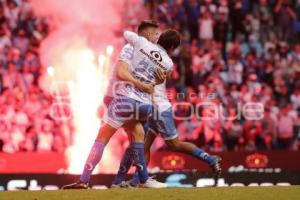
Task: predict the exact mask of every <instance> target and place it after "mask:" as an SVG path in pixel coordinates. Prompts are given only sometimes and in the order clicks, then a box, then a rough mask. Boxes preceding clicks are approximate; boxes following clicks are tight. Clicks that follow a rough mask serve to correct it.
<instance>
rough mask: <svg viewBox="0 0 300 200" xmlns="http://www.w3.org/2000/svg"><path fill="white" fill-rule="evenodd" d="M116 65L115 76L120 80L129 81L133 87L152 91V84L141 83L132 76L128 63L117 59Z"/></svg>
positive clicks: (148, 91)
mask: <svg viewBox="0 0 300 200" xmlns="http://www.w3.org/2000/svg"><path fill="white" fill-rule="evenodd" d="M116 67H117V76H118V78H119V79H120V80H122V81H128V82H131V83H132V84H133V85H134V86H135V87H137V88H138V89H140V90H142V91H144V92H147V93H149V94H152V93H153V92H154V86H153V85H152V84H146V83H143V82H141V81H140V80H138V79H136V78H135V77H134V76H132V74H131V73H130V72H129V65H128V63H126V62H125V61H122V60H118V62H117V66H116Z"/></svg>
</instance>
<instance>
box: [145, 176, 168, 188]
mask: <svg viewBox="0 0 300 200" xmlns="http://www.w3.org/2000/svg"><path fill="white" fill-rule="evenodd" d="M139 186H140V187H142V188H166V187H168V186H167V184H165V183H161V182H158V181H157V180H155V179H153V178H151V177H149V178H148V180H147V181H146V182H145V183H141V184H140V185H139Z"/></svg>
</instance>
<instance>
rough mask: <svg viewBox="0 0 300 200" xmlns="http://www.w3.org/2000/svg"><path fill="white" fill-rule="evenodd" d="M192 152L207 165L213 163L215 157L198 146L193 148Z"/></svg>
mask: <svg viewBox="0 0 300 200" xmlns="http://www.w3.org/2000/svg"><path fill="white" fill-rule="evenodd" d="M192 154H193V156H195V157H196V158H198V159H201V160H203V161H205V162H206V163H207V164H209V165H212V164H214V161H215V158H214V157H213V156H211V155H209V154H208V153H206V152H205V151H203V150H202V149H200V148H198V147H197V148H195V149H194V151H193V153H192Z"/></svg>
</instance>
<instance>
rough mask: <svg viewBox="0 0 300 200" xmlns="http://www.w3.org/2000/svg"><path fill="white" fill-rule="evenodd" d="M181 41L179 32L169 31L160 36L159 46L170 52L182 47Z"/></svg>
mask: <svg viewBox="0 0 300 200" xmlns="http://www.w3.org/2000/svg"><path fill="white" fill-rule="evenodd" d="M180 40H181V39H180V34H179V32H178V31H176V30H174V29H168V30H166V31H164V32H163V33H162V34H161V35H160V36H159V39H158V41H157V44H159V45H160V46H162V47H163V48H164V49H165V50H167V51H169V50H172V49H176V48H177V47H178V46H179V45H180Z"/></svg>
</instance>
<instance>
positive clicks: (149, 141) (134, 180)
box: [130, 131, 156, 187]
mask: <svg viewBox="0 0 300 200" xmlns="http://www.w3.org/2000/svg"><path fill="white" fill-rule="evenodd" d="M155 138H156V135H155V134H153V133H152V132H151V131H148V133H147V134H146V139H145V147H144V148H145V152H144V155H145V161H146V165H147V166H148V164H149V162H150V152H151V151H150V150H151V146H152V144H153V142H154V140H155ZM139 184H140V179H139V175H138V172H137V171H136V172H135V173H134V175H133V177H132V179H131V181H130V185H131V186H133V187H135V186H137V185H139Z"/></svg>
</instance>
